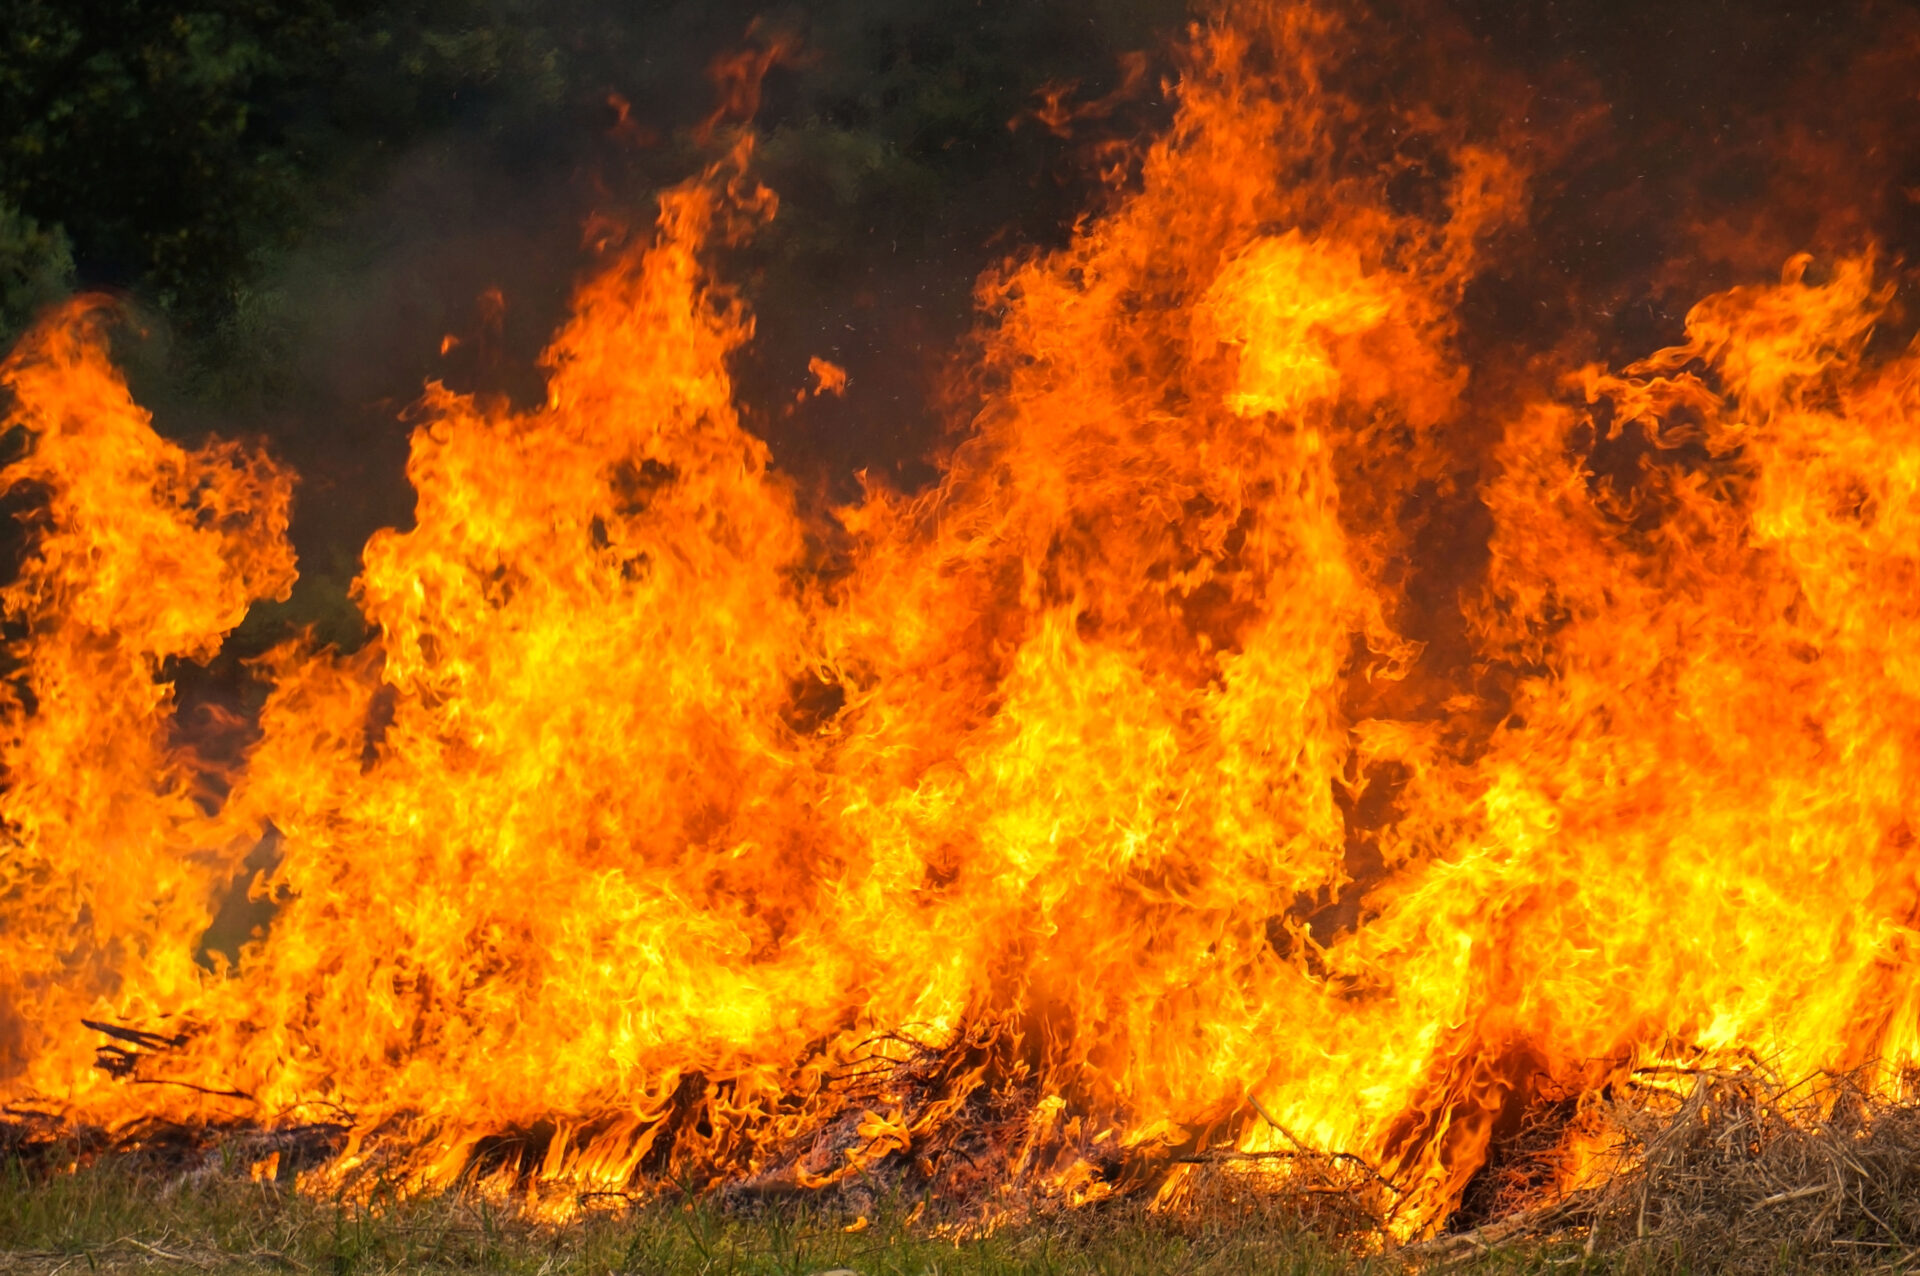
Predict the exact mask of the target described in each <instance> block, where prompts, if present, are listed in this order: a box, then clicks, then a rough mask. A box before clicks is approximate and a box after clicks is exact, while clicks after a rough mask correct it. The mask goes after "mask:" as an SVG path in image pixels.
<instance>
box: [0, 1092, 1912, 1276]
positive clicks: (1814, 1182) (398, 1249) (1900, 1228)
mask: <svg viewBox="0 0 1920 1276" xmlns="http://www.w3.org/2000/svg"><path fill="white" fill-rule="evenodd" d="M1581 1119H1582V1120H1584V1121H1588V1122H1597V1123H1600V1124H1601V1125H1603V1126H1604V1128H1606V1129H1608V1130H1610V1131H1611V1132H1612V1134H1613V1137H1614V1138H1615V1140H1616V1144H1617V1156H1618V1162H1617V1172H1616V1173H1615V1174H1614V1175H1613V1176H1612V1178H1611V1179H1610V1180H1609V1181H1607V1182H1605V1183H1603V1184H1601V1185H1599V1186H1595V1187H1590V1188H1588V1189H1586V1190H1583V1191H1581V1192H1577V1193H1575V1194H1573V1195H1572V1196H1569V1197H1566V1198H1563V1199H1559V1200H1555V1201H1551V1202H1545V1203H1539V1204H1535V1205H1533V1207H1532V1208H1516V1209H1515V1210H1514V1211H1513V1212H1511V1213H1509V1214H1507V1215H1506V1216H1504V1217H1502V1218H1500V1219H1498V1220H1497V1221H1494V1222H1491V1223H1488V1224H1486V1225H1484V1226H1482V1227H1480V1228H1477V1229H1475V1230H1473V1231H1471V1232H1466V1233H1462V1234H1458V1235H1453V1236H1447V1237H1442V1238H1439V1239H1438V1240H1435V1241H1430V1242H1426V1243H1424V1244H1421V1245H1418V1246H1414V1247H1411V1248H1408V1249H1402V1250H1389V1251H1387V1252H1384V1253H1383V1252H1380V1251H1381V1249H1382V1247H1381V1245H1380V1243H1379V1238H1378V1232H1377V1230H1376V1226H1377V1222H1378V1219H1379V1217H1380V1210H1381V1204H1382V1201H1383V1200H1384V1199H1385V1198H1384V1197H1383V1196H1382V1194H1381V1191H1380V1188H1379V1185H1377V1184H1375V1185H1371V1186H1370V1185H1369V1183H1368V1182H1367V1178H1366V1175H1365V1174H1364V1173H1363V1172H1360V1171H1358V1170H1356V1169H1355V1167H1354V1166H1352V1165H1348V1164H1345V1163H1340V1162H1329V1163H1328V1164H1327V1165H1325V1166H1324V1167H1320V1168H1319V1170H1318V1171H1317V1172H1316V1170H1315V1168H1314V1167H1311V1166H1310V1167H1308V1172H1307V1173H1305V1174H1301V1175H1296V1176H1295V1177H1294V1181H1295V1182H1296V1183H1299V1184H1302V1185H1304V1188H1305V1190H1304V1191H1302V1192H1298V1193H1295V1194H1294V1195H1293V1196H1292V1197H1291V1198H1281V1197H1275V1196H1273V1195H1272V1194H1270V1193H1263V1192H1260V1191H1254V1190H1249V1185H1250V1183H1251V1180H1250V1179H1249V1178H1248V1176H1247V1175H1246V1174H1245V1173H1244V1172H1242V1171H1243V1170H1244V1167H1236V1166H1234V1165H1230V1164H1226V1163H1221V1164H1213V1165H1207V1166H1202V1167H1198V1169H1197V1170H1196V1172H1195V1174H1194V1176H1193V1184H1192V1186H1191V1188H1190V1190H1189V1191H1188V1193H1187V1195H1186V1197H1185V1200H1184V1208H1182V1209H1181V1210H1180V1211H1179V1212H1177V1213H1175V1214H1153V1213H1149V1212H1148V1211H1147V1210H1145V1209H1144V1208H1143V1207H1142V1206H1141V1205H1140V1204H1138V1203H1134V1202H1127V1201H1121V1202H1117V1203H1115V1202H1109V1203H1106V1204H1103V1205H1100V1206H1097V1207H1089V1208H1085V1209H1082V1210H1078V1211H1068V1212H1062V1213H1057V1214H1053V1215H1049V1216H1044V1217H1034V1218H1029V1219H1027V1220H1026V1221H1024V1222H1021V1223H1018V1224H1014V1225H1009V1226H1005V1227H1002V1228H1000V1229H998V1230H995V1231H993V1232H991V1233H989V1234H986V1235H973V1236H968V1237H963V1238H960V1239H953V1238H951V1237H949V1238H945V1239H943V1238H942V1237H941V1236H940V1235H938V1234H936V1233H935V1232H934V1231H933V1230H931V1229H930V1228H929V1227H928V1225H927V1222H926V1216H925V1214H924V1213H923V1212H922V1213H919V1214H916V1211H915V1210H914V1208H913V1207H914V1206H915V1205H916V1204H917V1203H916V1202H914V1201H910V1200H903V1199H893V1200H882V1201H879V1202H878V1203H877V1204H876V1205H875V1207H874V1208H872V1209H869V1210H867V1211H866V1213H865V1215H864V1218H865V1221H864V1222H863V1223H859V1224H857V1226H854V1228H853V1230H849V1227H850V1224H851V1223H852V1222H853V1220H852V1219H851V1217H850V1215H849V1214H848V1213H847V1211H846V1209H845V1206H844V1202H843V1203H842V1205H841V1206H839V1207H834V1206H832V1205H831V1204H830V1203H828V1202H825V1201H820V1200H813V1201H809V1200H806V1199H786V1198H783V1199H781V1200H780V1201H778V1202H777V1203H772V1202H763V1203H759V1204H747V1205H742V1204H741V1203H740V1202H739V1201H738V1200H731V1201H730V1203H726V1204H723V1203H721V1198H719V1197H713V1196H709V1197H704V1198H700V1199H695V1200H686V1199H677V1198H676V1199H663V1200H656V1201H654V1202H651V1203H649V1204H644V1205H632V1206H624V1207H622V1208H620V1209H618V1210H596V1211H593V1212H589V1213H586V1214H584V1215H582V1216H581V1217H578V1218H576V1219H575V1220H574V1221H572V1222H570V1223H566V1224H563V1225H551V1224H545V1223H541V1222H538V1221H536V1220H534V1219H532V1218H530V1217H528V1216H526V1215H525V1214H523V1213H522V1212H521V1211H519V1210H517V1209H515V1208H512V1207H510V1206H504V1205H502V1204H501V1203H500V1202H499V1201H498V1200H497V1199H491V1198H488V1197H487V1196H485V1195H482V1194H478V1193H473V1192H465V1193H454V1194H448V1195H443V1196H435V1197H427V1198H421V1197H405V1196H402V1195H400V1194H397V1193H392V1192H382V1191H378V1190H375V1191H373V1192H372V1193H371V1194H370V1195H364V1196H363V1197H360V1198H357V1199H354V1200H347V1199H325V1198H318V1197H315V1196H312V1195H306V1194H301V1193H298V1192H295V1191H293V1190H291V1189H290V1188H289V1187H288V1186H286V1185H284V1184H276V1183H274V1182H271V1181H269V1182H255V1181H253V1180H252V1179H251V1178H250V1176H249V1173H248V1168H249V1166H250V1165H251V1164H255V1163H257V1160H258V1157H257V1153H258V1152H259V1148H257V1147H255V1146H253V1145H252V1144H251V1143H249V1142H247V1138H248V1137H251V1138H253V1139H254V1140H255V1141H256V1142H257V1139H258V1137H259V1136H257V1135H256V1136H241V1137H237V1138H234V1139H230V1140H229V1141H228V1142H227V1143H226V1144H224V1145H222V1144H215V1145H214V1150H213V1151H212V1152H210V1153H209V1152H202V1153H201V1154H200V1155H199V1156H198V1157H195V1158H187V1159H184V1160H183V1159H180V1158H173V1159H171V1160H170V1159H169V1158H167V1157H165V1156H159V1157H156V1156H154V1155H151V1154H148V1155H132V1156H128V1155H100V1154H98V1150H97V1149H87V1148H78V1147H76V1148H74V1149H72V1154H71V1155H66V1154H62V1153H58V1152H50V1150H49V1149H46V1148H42V1149H41V1150H40V1151H39V1152H38V1153H36V1154H35V1155H34V1156H32V1157H31V1158H25V1157H22V1156H20V1155H17V1154H16V1155H12V1156H8V1155H7V1154H6V1153H5V1150H4V1149H0V1276H7V1274H10V1273H16V1272H18V1273H34V1274H35V1276H53V1273H56V1272H58V1273H75V1274H77V1273H80V1272H88V1273H92V1272H98V1271H100V1270H102V1269H106V1270H109V1271H125V1270H135V1269H138V1270H181V1271H197V1272H258V1271H269V1270H270V1271H276V1272H324V1273H328V1274H329V1276H348V1274H349V1273H388V1272H403V1271H404V1272H413V1271H445V1272H479V1271H487V1272H496V1271H497V1272H509V1273H512V1272H525V1273H528V1274H529V1276H568V1274H571V1273H582V1274H583V1276H584V1274H589V1273H590V1274H591V1276H606V1274H608V1273H627V1272H633V1273H652V1274H658V1276H676V1274H678V1273H688V1274H689V1276H817V1274H819V1273H829V1272H853V1273H858V1276H1061V1274H1064V1273H1079V1272H1088V1273H1096V1272H1097V1273H1101V1274H1102V1276H1136V1274H1138V1276H1147V1274H1148V1273H1154V1274H1156V1276H1157V1274H1159V1273H1178V1274H1180V1276H1240V1274H1241V1273H1247V1272H1262V1273H1267V1272H1271V1273H1293V1274H1296V1276H1322V1274H1325V1276H1333V1274H1336V1273H1342V1274H1344V1273H1355V1274H1358V1273H1389V1272H1406V1271H1412V1270H1426V1271H1434V1270H1445V1271H1474V1272H1492V1273H1505V1272H1514V1273H1519V1272H1540V1273H1545V1272H1556V1273H1558V1272H1582V1273H1619V1274H1620V1276H1665V1274H1667V1273H1675V1274H1677V1273H1683V1272H1684V1273H1692V1272H1740V1273H1748V1272H1781V1273H1813V1272H1819V1273H1828V1272H1894V1271H1908V1270H1920V1106H1915V1105H1911V1104H1899V1103H1893V1102H1889V1101H1886V1100H1884V1099H1880V1098H1876V1097H1874V1095H1873V1094H1872V1093H1871V1092H1870V1091H1868V1090H1867V1089H1866V1088H1865V1087H1863V1086H1861V1085H1859V1084H1857V1082H1856V1081H1855V1080H1854V1079H1851V1078H1831V1077H1821V1078H1814V1079H1810V1080H1809V1081H1807V1082H1805V1083H1802V1084H1798V1085H1783V1084H1780V1083H1779V1082H1778V1081H1777V1080H1775V1079H1774V1078H1771V1077H1770V1076H1768V1075H1767V1074H1766V1072H1765V1071H1764V1070H1762V1069H1758V1068H1755V1069H1747V1070H1738V1071H1699V1072H1693V1073H1688V1074H1684V1075H1670V1076H1665V1077H1661V1076H1648V1075H1645V1074H1643V1076H1642V1077H1641V1084H1639V1085H1636V1086H1635V1087H1633V1088H1632V1089H1631V1090H1630V1091H1629V1092H1628V1093H1624V1094H1620V1095H1616V1096H1614V1097H1612V1098H1611V1099H1610V1100H1609V1101H1608V1102H1606V1103H1605V1104H1604V1105H1601V1106H1595V1107H1590V1108H1589V1109H1588V1110H1586V1111H1585V1112H1584V1113H1583V1114H1582V1116H1581ZM223 1148H224V1150H223ZM70 1164H77V1167H78V1168H72V1169H69V1168H68V1166H69V1165H70ZM183 1167H184V1168H183ZM916 1217H917V1218H918V1221H917V1222H916V1221H910V1220H913V1219H915V1218H916Z"/></svg>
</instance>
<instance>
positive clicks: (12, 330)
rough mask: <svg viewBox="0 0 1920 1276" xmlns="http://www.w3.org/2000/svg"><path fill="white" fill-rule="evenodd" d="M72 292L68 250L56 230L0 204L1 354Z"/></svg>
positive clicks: (70, 261)
mask: <svg viewBox="0 0 1920 1276" xmlns="http://www.w3.org/2000/svg"><path fill="white" fill-rule="evenodd" d="M72 291H73V246H72V245H71V244H69V243H68V242H67V236H66V232H65V231H63V230H61V229H60V228H59V227H58V226H55V227H51V228H47V227H42V226H41V225H40V224H39V223H38V222H36V221H34V219H33V218H31V217H28V216H27V215H26V214H24V213H22V212H20V211H19V210H18V209H15V208H13V207H11V206H9V205H7V204H5V203H0V349H4V348H5V347H6V345H7V344H8V343H9V342H11V341H12V340H13V338H14V337H15V336H17V335H18V334H19V332H20V330H21V329H22V328H24V327H25V326H26V325H27V323H28V322H29V321H30V320H31V319H32V318H33V316H34V315H35V314H36V313H37V312H39V311H40V310H41V309H42V308H44V307H46V306H49V305H51V304H52V303H54V302H56V301H58V300H60V299H61V298H62V297H64V296H66V295H67V294H68V293H70V292H72Z"/></svg>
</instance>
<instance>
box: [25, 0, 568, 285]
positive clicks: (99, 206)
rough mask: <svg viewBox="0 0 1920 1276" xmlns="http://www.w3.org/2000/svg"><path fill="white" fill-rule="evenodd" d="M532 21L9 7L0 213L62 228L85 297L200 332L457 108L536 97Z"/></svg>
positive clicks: (490, 10)
mask: <svg viewBox="0 0 1920 1276" xmlns="http://www.w3.org/2000/svg"><path fill="white" fill-rule="evenodd" d="M534 7H535V6H532V5H531V4H528V5H525V6H516V5H512V4H495V3H487V0H447V2H446V3H441V4H438V5H427V6H419V5H406V6H399V5H391V6H390V5H381V4H373V3H367V2H366V0H199V2H198V3H192V4H188V5H168V4H158V3H152V2H151V0H13V3H11V4H10V5H9V6H8V21H7V22H6V23H5V24H4V26H3V27H0V201H4V202H6V203H10V204H12V205H14V206H16V207H18V208H20V209H22V210H24V211H25V212H26V213H27V214H29V215H31V216H33V217H34V218H36V219H38V220H39V221H40V222H42V223H45V224H50V225H59V226H62V227H64V228H65V231H66V233H67V234H68V235H69V236H71V239H72V241H73V244H74V247H75V249H76V251H77V254H78V256H79V257H80V259H81V261H82V264H83V269H84V272H85V273H86V274H88V275H89V276H91V281H92V282H101V283H108V284H118V285H122V286H130V287H136V288H138V289H139V290H140V291H141V292H142V293H143V294H144V295H145V296H146V297H147V298H148V299H149V300H150V301H152V302H154V303H156V304H158V305H159V306H160V308H161V309H162V310H163V311H164V312H166V313H168V314H170V315H172V316H174V317H176V318H180V319H185V320H187V321H189V322H192V321H204V320H206V319H208V318H210V317H213V316H217V315H219V314H221V313H223V312H224V310H225V309H226V307H227V306H228V305H230V303H231V301H232V298H233V296H234V292H235V289H236V287H237V286H238V284H239V282H240V281H241V280H242V279H244V278H245V277H246V276H247V275H248V274H249V273H250V272H251V271H253V270H255V269H256V268H257V267H258V266H259V265H260V263H261V262H262V261H263V260H264V259H267V258H270V257H271V256H272V254H273V252H274V250H275V249H278V248H283V247H284V246H286V245H287V244H289V243H290V242H293V241H294V240H296V239H297V238H298V237H299V235H300V234H301V232H302V231H303V230H304V229H305V228H306V227H307V225H308V224H309V223H310V222H312V221H313V220H314V219H315V218H317V217H320V216H322V215H323V213H324V211H325V209H326V208H327V207H329V206H330V205H332V204H337V202H338V201H339V200H340V198H341V197H342V195H343V194H344V193H347V192H350V191H352V190H354V189H355V184H356V183H357V182H360V181H363V180H364V179H365V178H366V177H367V176H368V174H369V172H370V171H372V169H373V168H374V167H377V165H376V164H375V161H377V159H378V157H379V156H381V155H382V154H384V153H387V152H389V151H391V150H392V149H394V148H396V147H398V146H402V145H404V144H405V143H406V142H407V141H409V140H410V139H412V138H414V137H417V136H419V135H421V134H422V133H423V132H425V131H427V130H430V129H432V128H434V127H438V126H440V125H443V124H444V123H446V122H447V121H448V120H449V119H451V118H453V117H454V115H455V114H456V113H457V112H458V111H459V110H461V109H463V108H464V105H465V98H466V97H469V96H471V97H484V96H485V95H486V94H488V93H489V92H494V91H497V90H499V89H500V88H501V87H502V86H505V87H506V90H507V91H510V92H512V93H516V94H522V95H525V96H527V97H528V98H529V99H531V100H534V101H545V100H549V99H550V98H551V97H552V95H553V94H554V92H555V91H556V84H557V81H556V79H555V65H556V54H555V52H554V50H553V49H552V48H551V47H550V46H548V45H546V44H544V43H542V39H541V36H540V33H539V28H538V26H537V25H535V24H533V23H531V22H530V21H528V18H529V16H530V15H529V13H528V12H522V11H520V10H521V9H526V10H531V9H532V8H534Z"/></svg>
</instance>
